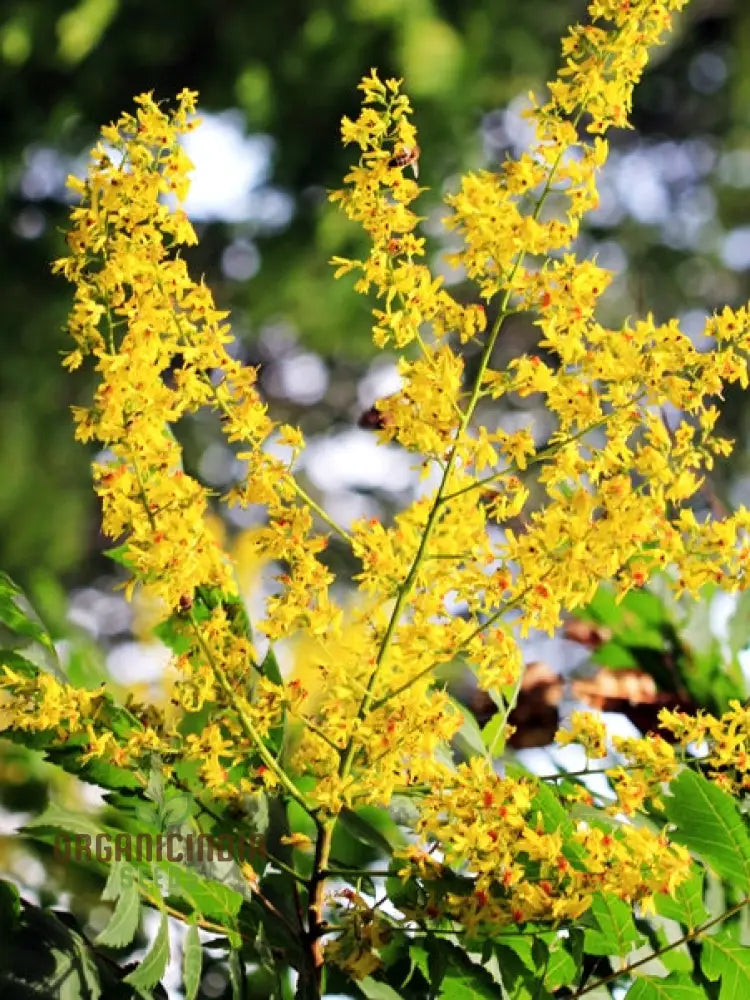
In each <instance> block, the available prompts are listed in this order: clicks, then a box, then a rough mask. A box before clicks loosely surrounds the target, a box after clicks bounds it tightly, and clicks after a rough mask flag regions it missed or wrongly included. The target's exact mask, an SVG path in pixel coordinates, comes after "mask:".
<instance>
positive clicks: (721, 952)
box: [701, 929, 750, 1000]
mask: <svg viewBox="0 0 750 1000" xmlns="http://www.w3.org/2000/svg"><path fill="white" fill-rule="evenodd" d="M701 968H702V969H703V972H704V974H705V975H706V976H707V977H708V978H709V979H710V980H712V981H716V980H717V979H719V978H720V979H721V989H720V991H719V1000H739V998H740V997H749V996H750V949H749V948H748V947H747V945H743V944H740V943H739V942H738V941H736V940H735V939H734V938H733V937H732V936H731V934H730V933H729V931H727V930H725V929H722V930H720V931H719V932H718V933H717V934H713V935H710V936H707V937H705V938H703V951H702V952H701Z"/></svg>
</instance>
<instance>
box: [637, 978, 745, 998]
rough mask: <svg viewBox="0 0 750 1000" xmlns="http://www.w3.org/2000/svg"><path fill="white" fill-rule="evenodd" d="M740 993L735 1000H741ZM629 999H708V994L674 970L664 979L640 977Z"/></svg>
mask: <svg viewBox="0 0 750 1000" xmlns="http://www.w3.org/2000/svg"><path fill="white" fill-rule="evenodd" d="M741 995H742V994H740V993H738V994H737V995H736V997H735V998H734V1000H739V997H740V996H741ZM627 1000H706V994H705V993H704V991H703V990H702V989H701V988H700V986H696V984H695V983H694V982H693V981H692V980H691V979H690V978H689V976H686V975H684V974H683V973H681V972H673V973H671V975H669V976H666V977H665V978H663V979H659V978H657V977H656V976H650V977H649V978H647V979H646V978H643V979H639V980H638V981H637V982H636V983H634V985H633V986H631V987H630V989H629V990H628V993H627Z"/></svg>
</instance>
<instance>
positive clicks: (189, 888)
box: [162, 861, 243, 928]
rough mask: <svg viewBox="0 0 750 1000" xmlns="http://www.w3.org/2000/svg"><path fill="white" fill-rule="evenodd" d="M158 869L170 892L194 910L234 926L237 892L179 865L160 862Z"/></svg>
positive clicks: (237, 903)
mask: <svg viewBox="0 0 750 1000" xmlns="http://www.w3.org/2000/svg"><path fill="white" fill-rule="evenodd" d="M162 868H163V869H164V871H165V872H166V874H167V876H168V878H169V891H170V895H171V894H174V895H176V896H178V897H179V898H180V899H183V900H184V901H185V902H186V903H188V904H189V905H190V906H191V907H192V908H193V910H194V911H195V912H196V913H199V914H201V915H202V916H204V917H208V918H209V919H211V920H214V921H217V922H218V923H221V924H223V925H225V926H228V927H229V928H232V927H234V923H235V917H236V916H237V913H238V912H239V909H240V907H241V906H242V898H243V897H242V894H241V893H239V892H237V891H236V890H235V889H230V888H229V887H228V886H226V885H222V884H221V883H220V882H216V881H214V880H213V879H210V878H206V877H205V876H203V875H201V874H200V873H199V872H197V871H195V870H194V869H192V868H188V867H186V866H185V865H183V864H177V863H175V862H169V861H163V862H162Z"/></svg>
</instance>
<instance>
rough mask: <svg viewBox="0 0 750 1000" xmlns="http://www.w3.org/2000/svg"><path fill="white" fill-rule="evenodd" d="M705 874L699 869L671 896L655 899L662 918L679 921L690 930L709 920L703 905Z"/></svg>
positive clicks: (664, 895) (665, 895)
mask: <svg viewBox="0 0 750 1000" xmlns="http://www.w3.org/2000/svg"><path fill="white" fill-rule="evenodd" d="M704 878H705V875H704V872H703V871H701V870H699V869H697V868H696V870H695V871H694V872H693V874H692V875H691V876H690V878H689V879H687V880H686V881H685V882H682V883H681V884H680V885H679V886H677V888H676V889H675V891H674V892H673V893H672V894H671V895H667V894H666V893H659V895H658V896H656V897H655V898H654V904H655V906H656V912H657V913H659V914H661V916H662V917H667V918H669V919H670V920H677V921H678V922H679V923H681V924H684V925H685V927H687V928H688V929H689V930H693V929H694V928H695V927H699V926H700V925H701V924H702V923H705V922H706V920H708V910H707V909H706V907H705V905H704V903H703V880H704Z"/></svg>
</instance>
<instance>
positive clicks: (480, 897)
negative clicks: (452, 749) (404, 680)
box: [405, 758, 690, 929]
mask: <svg viewBox="0 0 750 1000" xmlns="http://www.w3.org/2000/svg"><path fill="white" fill-rule="evenodd" d="M548 794H551V793H549V792H548ZM544 803H545V798H544V796H540V788H539V782H538V781H537V780H535V779H531V778H521V779H515V778H501V777H499V776H498V775H497V774H496V773H495V772H494V770H493V768H492V767H491V765H490V764H489V763H488V762H487V761H486V760H484V759H482V758H474V759H473V760H472V761H471V762H470V763H468V764H463V765H461V766H459V768H458V769H457V772H456V773H455V774H454V775H452V777H451V779H450V780H449V782H447V783H446V785H445V787H436V788H435V789H434V790H433V791H432V792H431V793H430V794H428V795H427V796H426V798H425V799H424V800H423V802H422V803H421V816H420V820H419V824H418V829H419V831H420V833H421V835H422V837H423V838H424V840H425V844H427V843H430V842H432V843H437V844H438V845H440V847H441V848H442V850H443V851H444V862H445V864H446V865H450V866H451V867H453V868H458V869H459V870H460V871H463V872H465V873H466V875H467V876H469V877H470V878H471V880H472V883H473V888H472V893H471V895H466V894H451V893H448V894H447V895H446V896H445V897H443V898H440V897H439V896H434V898H433V899H432V905H433V906H435V907H437V911H438V913H439V915H440V916H446V917H451V918H453V919H458V920H460V921H461V923H462V924H463V925H464V926H465V927H468V928H469V929H475V928H476V927H477V926H480V925H481V926H484V927H487V926H488V925H491V926H494V927H495V928H497V927H502V926H504V925H507V924H511V923H523V922H526V921H547V920H552V921H559V920H566V919H574V918H576V917H579V916H580V915H581V914H582V913H583V912H585V910H586V909H587V908H588V907H589V906H590V904H591V898H592V894H593V893H594V892H604V893H608V894H611V895H614V896H616V897H618V898H620V899H623V900H626V901H627V902H629V903H634V902H640V903H641V904H643V905H646V906H648V905H649V902H650V898H651V897H652V896H653V895H654V894H655V893H657V892H671V891H672V890H673V889H674V888H675V887H676V885H678V884H679V883H680V882H681V881H682V880H683V879H684V878H685V877H686V876H687V874H688V871H689V866H690V858H689V855H688V852H687V851H686V850H685V849H684V848H682V847H680V846H678V845H674V844H670V843H669V842H668V840H667V839H666V837H664V836H662V835H661V834H658V833H655V832H653V831H651V830H648V829H646V828H637V827H634V826H629V825H622V826H620V827H617V828H612V829H611V830H607V829H605V828H602V827H599V826H596V825H590V824H589V823H586V822H583V821H579V822H577V823H574V822H573V821H566V822H564V823H562V824H560V823H559V821H557V822H556V823H554V824H553V823H550V821H549V820H548V819H546V818H545V811H544ZM558 808H559V807H558ZM405 871H410V869H409V868H407V869H405ZM412 873H413V874H415V875H417V874H418V866H417V869H416V870H414V871H413V872H412ZM428 874H431V875H432V881H433V882H434V881H435V876H434V872H433V873H428ZM425 888H426V889H427V891H429V889H430V879H429V878H425ZM436 915H437V914H436Z"/></svg>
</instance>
